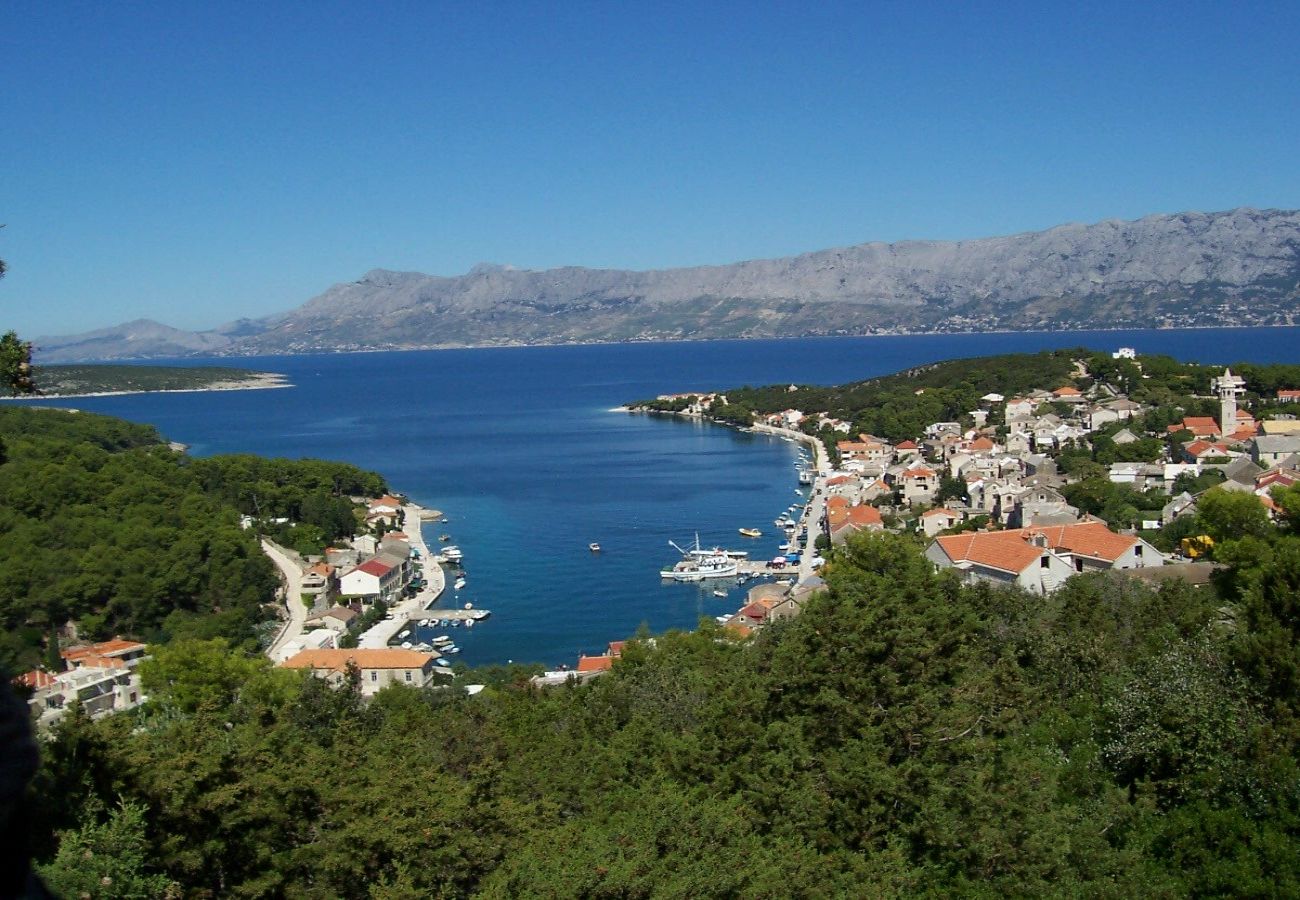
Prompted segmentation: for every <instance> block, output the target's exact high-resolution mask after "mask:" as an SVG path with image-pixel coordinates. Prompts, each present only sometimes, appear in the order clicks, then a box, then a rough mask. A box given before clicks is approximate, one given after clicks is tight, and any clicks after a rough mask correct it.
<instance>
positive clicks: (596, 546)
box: [587, 541, 600, 553]
mask: <svg viewBox="0 0 1300 900" xmlns="http://www.w3.org/2000/svg"><path fill="white" fill-rule="evenodd" d="M587 549H588V550H590V551H591V552H592V553H599V552H600V544H597V543H596V542H595V541H592V542H591V543H590V544H588V545H587Z"/></svg>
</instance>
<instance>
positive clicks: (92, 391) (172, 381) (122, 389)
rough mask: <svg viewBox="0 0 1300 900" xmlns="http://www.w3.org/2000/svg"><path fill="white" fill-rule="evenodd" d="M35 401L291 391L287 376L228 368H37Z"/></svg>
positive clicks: (64, 366) (140, 366)
mask: <svg viewBox="0 0 1300 900" xmlns="http://www.w3.org/2000/svg"><path fill="white" fill-rule="evenodd" d="M36 387H37V389H38V390H39V392H40V393H39V395H37V396H38V397H101V396H108V395H113V394H144V393H162V392H180V391H251V390H264V389H268V388H287V387H293V385H292V384H290V383H289V381H288V379H287V378H286V376H284V375H281V374H278V373H275V372H255V371H252V370H249V369H237V368H231V367H229V366H201V367H191V366H150V365H90V364H87V365H62V366H38V367H37V368H36Z"/></svg>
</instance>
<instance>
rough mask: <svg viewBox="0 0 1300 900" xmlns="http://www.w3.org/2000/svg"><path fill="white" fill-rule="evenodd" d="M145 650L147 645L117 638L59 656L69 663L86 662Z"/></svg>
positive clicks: (69, 649)
mask: <svg viewBox="0 0 1300 900" xmlns="http://www.w3.org/2000/svg"><path fill="white" fill-rule="evenodd" d="M144 648H145V645H144V644H142V643H140V642H139V641H126V640H123V639H122V638H118V637H115V638H113V639H112V640H111V641H100V642H99V643H98V644H85V645H83V646H80V647H69V648H68V649H67V650H64V651H62V652H61V653H60V654H59V655H60V656H62V657H63V658H64V659H66V660H67V661H68V662H85V661H88V660H90V659H91V658H93V657H97V656H108V657H116V656H122V655H124V654H126V653H130V652H132V651H134V650H143V649H144Z"/></svg>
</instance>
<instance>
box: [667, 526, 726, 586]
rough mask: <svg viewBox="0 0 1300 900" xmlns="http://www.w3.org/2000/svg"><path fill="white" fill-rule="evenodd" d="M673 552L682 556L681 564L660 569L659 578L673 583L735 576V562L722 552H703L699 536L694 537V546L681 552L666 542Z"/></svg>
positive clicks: (680, 549)
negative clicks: (667, 579) (670, 580)
mask: <svg viewBox="0 0 1300 900" xmlns="http://www.w3.org/2000/svg"><path fill="white" fill-rule="evenodd" d="M668 543H669V544H670V545H671V546H672V548H673V549H674V550H676V551H677V552H678V553H680V554H681V555H682V560H681V562H679V563H677V564H676V565H675V566H673V567H672V568H671V569H662V570H660V572H659V577H660V578H671V579H672V580H673V581H703V580H705V579H706V578H731V577H733V576H734V575H735V574H736V571H737V569H738V568H739V566H737V564H736V561H735V560H734V559H732V558H731V557H730V556H728V555H727V554H726V552H725V551H723V550H717V549H715V550H710V551H704V550H702V549H701V547H700V536H699V535H698V534H697V535H696V536H695V546H694V547H693V548H691V549H690V550H683V549H682V548H681V547H678V546H677V545H676V544H674V543H673V542H672V541H669V542H668Z"/></svg>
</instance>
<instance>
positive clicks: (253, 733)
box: [35, 497, 1300, 898]
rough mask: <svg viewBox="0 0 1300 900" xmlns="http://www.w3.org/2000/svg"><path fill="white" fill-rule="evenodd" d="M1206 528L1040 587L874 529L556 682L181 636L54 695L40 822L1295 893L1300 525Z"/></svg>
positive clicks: (298, 888)
mask: <svg viewBox="0 0 1300 900" xmlns="http://www.w3.org/2000/svg"><path fill="white" fill-rule="evenodd" d="M1287 499H1288V502H1289V503H1290V502H1293V501H1294V500H1295V498H1294V497H1289V498H1287ZM1294 508H1295V509H1296V510H1297V511H1298V512H1300V505H1296V506H1295V507H1294ZM1216 552H1217V553H1218V554H1219V556H1220V559H1221V561H1225V562H1231V563H1232V564H1233V568H1231V569H1230V570H1227V571H1226V574H1225V575H1224V577H1223V578H1222V580H1221V582H1220V583H1219V584H1218V585H1217V587H1215V588H1199V589H1198V588H1191V587H1188V586H1185V585H1181V584H1178V583H1170V584H1168V585H1166V586H1164V587H1162V588H1159V589H1155V588H1152V587H1149V586H1147V585H1146V584H1144V583H1143V582H1141V581H1138V580H1134V579H1128V578H1125V577H1123V576H1118V575H1115V576H1111V575H1093V576H1080V577H1077V578H1074V579H1071V580H1070V581H1069V582H1068V583H1067V584H1066V586H1065V587H1064V588H1062V589H1061V590H1060V591H1058V592H1057V593H1055V594H1053V595H1051V596H1050V597H1048V598H1041V597H1031V596H1028V595H1026V594H1022V593H1018V592H1015V591H1010V590H1001V589H994V588H991V587H988V586H980V587H964V586H961V585H960V584H959V583H958V582H957V581H956V580H955V579H953V578H951V577H949V576H946V575H937V574H935V573H934V572H933V571H932V569H931V567H930V566H929V565H928V564H927V563H926V562H925V561H924V559H923V558H922V557H921V555H920V554H919V552H918V550H917V548H916V546H915V545H913V544H912V543H910V542H909V541H908V540H907V539H905V538H901V537H896V536H892V535H879V536H871V535H862V536H860V537H857V538H854V539H853V540H852V541H851V542H850V544H849V546H848V547H847V549H846V550H845V551H844V552H843V553H842V554H841V555H839V556H837V557H836V558H835V559H834V561H833V562H832V563H831V565H830V566H828V569H827V572H826V576H827V580H828V582H829V585H830V591H829V593H828V594H826V595H824V596H822V597H821V598H819V599H815V600H812V601H810V602H809V603H808V605H807V606H806V607H805V610H804V612H803V613H802V615H800V616H799V617H797V618H794V619H792V620H787V621H785V622H783V623H780V624H777V625H774V626H772V627H770V628H769V629H767V630H765V631H763V632H760V634H759V636H758V637H757V638H756V639H754V640H752V641H750V642H738V641H735V640H732V639H730V638H728V637H726V636H725V635H724V634H722V633H720V632H719V631H717V630H716V629H715V628H713V627H711V626H710V625H709V624H708V623H705V624H704V625H703V626H702V627H701V630H700V631H698V632H697V633H694V634H669V635H664V636H660V637H659V638H658V639H657V640H655V641H654V642H653V645H652V644H651V642H648V641H641V642H634V643H633V644H632V645H630V647H629V648H628V649H627V651H626V652H625V654H624V656H623V658H622V659H621V661H619V662H618V663H617V664H616V665H615V668H614V671H613V672H612V673H610V674H609V675H607V676H605V677H603V678H601V679H598V680H597V681H595V682H594V683H591V684H590V685H588V686H583V687H571V688H561V689H554V690H548V691H540V692H539V691H537V690H535V689H531V688H529V687H527V686H526V685H525V684H524V683H523V682H522V680H521V681H520V683H517V684H510V683H508V679H507V683H505V684H499V685H496V686H494V687H490V688H489V689H488V690H487V691H485V692H484V693H482V694H480V695H478V696H477V697H467V696H464V695H462V694H459V693H456V692H452V691H446V690H444V691H440V692H424V693H421V692H418V691H415V690H413V689H408V688H405V687H401V686H396V687H392V688H390V689H388V690H387V691H385V692H383V693H382V694H380V695H379V696H378V697H377V698H376V699H375V701H374V702H373V703H371V704H369V705H365V704H363V703H361V702H360V701H359V699H358V698H357V696H356V694H355V693H354V692H353V691H352V690H349V689H346V688H344V689H340V690H332V689H330V688H328V687H327V686H325V685H324V684H323V683H322V682H320V681H318V680H312V679H309V678H308V679H303V678H302V677H300V676H299V675H297V674H294V673H289V672H285V671H281V670H273V669H270V668H269V667H268V665H267V664H266V663H264V662H263V661H261V660H257V659H252V658H249V657H246V656H243V655H241V654H237V653H232V652H230V651H228V650H227V649H225V648H223V647H222V646H221V645H219V644H212V643H199V642H185V643H174V644H172V645H171V646H170V647H169V648H166V649H165V650H164V651H160V652H159V653H158V654H157V657H156V659H155V661H154V663H153V664H152V665H151V666H150V668H149V669H147V670H146V675H145V677H146V679H147V681H146V687H147V688H148V690H149V691H150V692H151V694H152V696H153V702H152V703H151V705H150V706H149V707H148V708H146V709H144V710H142V711H140V712H139V713H138V714H136V715H119V716H115V717H112V718H110V719H107V720H104V721H102V722H99V723H96V724H91V723H89V722H87V721H85V720H84V719H73V718H69V719H66V720H65V723H64V725H63V726H62V730H61V731H60V733H59V735H58V737H57V740H56V741H55V743H54V744H53V745H51V746H50V747H49V748H48V751H47V754H46V763H45V769H44V773H43V775H42V777H41V780H40V782H39V785H38V790H37V795H36V801H37V803H36V808H37V809H38V810H40V817H39V819H38V821H37V827H36V829H35V833H36V834H37V835H38V836H39V838H40V841H39V846H38V850H39V853H40V856H41V858H42V859H45V860H52V862H50V863H49V864H48V865H47V866H46V868H45V869H44V872H45V876H46V878H47V880H48V881H49V882H50V883H51V884H52V885H53V886H55V887H57V888H59V889H61V890H65V891H67V892H68V893H70V894H71V893H73V892H75V891H76V890H78V889H80V887H81V886H82V885H85V884H89V883H93V882H94V881H95V880H96V879H99V878H101V877H103V876H105V875H107V876H109V877H112V878H113V879H115V883H118V884H124V885H125V884H144V885H150V886H152V889H153V890H155V891H160V890H162V889H163V886H165V885H166V884H167V883H174V884H175V885H178V886H180V889H181V891H182V893H184V894H187V895H191V896H212V897H216V896H223V897H224V896H300V897H383V898H398V897H403V898H405V897H428V896H449V897H450V896H469V895H479V896H486V897H502V898H504V897H529V896H546V897H594V896H610V897H612V896H627V897H649V896H656V897H658V896H664V897H708V896H753V897H786V896H893V895H899V894H904V895H935V896H948V895H980V896H1004V895H1034V896H1042V895H1064V896H1079V895H1085V896H1106V897H1145V896H1184V895H1190V894H1232V895H1236V896H1260V895H1271V896H1288V895H1289V896H1294V895H1296V894H1297V893H1300V841H1298V840H1297V838H1298V837H1300V796H1298V794H1297V784H1300V780H1298V776H1300V771H1298V770H1297V766H1296V742H1297V739H1298V738H1300V719H1298V718H1297V713H1300V699H1297V698H1298V697H1300V692H1298V691H1297V688H1298V687H1300V685H1298V684H1297V675H1296V673H1297V671H1300V666H1298V663H1300V656H1298V655H1297V651H1296V646H1297V644H1296V639H1297V637H1298V635H1297V634H1296V631H1297V628H1298V627H1300V618H1298V617H1297V615H1296V608H1297V597H1300V593H1298V591H1300V535H1297V534H1295V533H1279V532H1276V531H1267V532H1261V536H1258V537H1245V538H1241V539H1238V540H1232V539H1229V540H1227V541H1226V542H1224V543H1223V544H1222V545H1221V546H1220V547H1219V548H1218V549H1217V551H1216ZM52 829H62V830H64V831H63V838H62V841H63V843H62V848H63V849H62V850H60V851H59V852H58V854H57V855H55V852H56V845H55V843H54V842H53V840H52V838H51V830H52ZM104 846H116V847H134V848H135V853H134V855H129V854H128V855H121V854H119V855H118V856H112V855H108V854H104V853H98V852H95V851H96V850H97V848H102V847H104ZM87 850H89V851H91V852H90V853H89V854H88V853H87V852H86V851H87Z"/></svg>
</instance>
